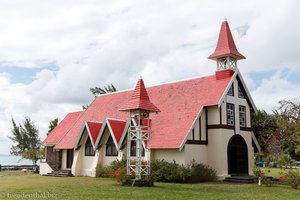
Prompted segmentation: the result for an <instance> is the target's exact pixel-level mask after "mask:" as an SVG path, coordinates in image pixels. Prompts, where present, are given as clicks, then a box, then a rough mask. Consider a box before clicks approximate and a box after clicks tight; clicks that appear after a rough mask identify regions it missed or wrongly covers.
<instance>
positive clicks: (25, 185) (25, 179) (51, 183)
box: [0, 172, 300, 200]
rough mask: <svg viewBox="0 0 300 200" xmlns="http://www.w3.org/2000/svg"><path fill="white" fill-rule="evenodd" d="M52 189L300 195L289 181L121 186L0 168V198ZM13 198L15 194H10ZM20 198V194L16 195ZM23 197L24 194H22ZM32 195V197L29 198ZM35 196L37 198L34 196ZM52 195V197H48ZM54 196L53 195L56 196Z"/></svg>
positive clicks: (77, 193) (139, 195)
mask: <svg viewBox="0 0 300 200" xmlns="http://www.w3.org/2000/svg"><path fill="white" fill-rule="evenodd" d="M44 192H46V193H47V192H49V193H52V194H53V195H55V199H64V200H68V199H75V200H76V199H89V200H93V199H145V200H146V199H206V200H218V199H220V200H226V199H230V200H234V199H239V200H240V199H243V200H248V199H249V200H250V199H251V200H252V199H255V200H265V199H272V200H281V199H289V200H293V199H295V200H296V199H297V200H298V199H299V195H300V189H297V190H295V189H291V188H290V186H287V185H276V186H273V187H266V186H258V185H257V184H241V185H240V184H226V183H222V182H216V183H201V184H174V183H155V186H154V187H141V188H139V187H130V186H119V185H118V184H117V183H116V182H115V180H114V179H105V178H91V177H62V178H61V177H44V176H40V175H38V174H31V173H24V172H0V199H7V198H6V197H7V195H8V194H15V195H16V194H23V193H24V194H27V195H28V194H35V193H39V194H41V193H44ZM10 199H12V198H10ZM16 199H17V198H16ZM19 199H20V198H19ZM28 199H29V198H28ZM30 199H34V198H30ZM48 199H51V198H48ZM52 199H53V198H52Z"/></svg>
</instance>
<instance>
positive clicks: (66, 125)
mask: <svg viewBox="0 0 300 200" xmlns="http://www.w3.org/2000/svg"><path fill="white" fill-rule="evenodd" d="M82 113H83V111H79V112H72V113H69V114H67V116H66V117H65V118H64V119H63V120H62V121H61V122H60V123H59V125H58V126H57V127H55V129H54V130H53V131H52V132H51V133H50V134H49V135H48V137H47V138H46V139H45V140H44V141H43V144H45V145H47V144H51V145H52V144H56V143H58V142H59V141H60V140H61V139H62V138H63V136H64V135H65V134H66V133H67V132H68V131H69V130H70V129H71V128H72V126H73V125H74V124H75V123H76V121H77V120H78V119H79V117H80V116H81V114H82Z"/></svg>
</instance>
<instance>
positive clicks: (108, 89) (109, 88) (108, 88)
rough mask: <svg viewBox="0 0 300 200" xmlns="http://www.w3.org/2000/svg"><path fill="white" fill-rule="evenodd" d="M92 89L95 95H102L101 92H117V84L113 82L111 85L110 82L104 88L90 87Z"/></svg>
mask: <svg viewBox="0 0 300 200" xmlns="http://www.w3.org/2000/svg"><path fill="white" fill-rule="evenodd" d="M90 91H91V93H92V94H93V95H94V96H97V95H101V94H107V93H112V92H116V91H117V89H116V88H115V86H114V85H113V84H110V85H109V84H108V85H107V86H104V89H102V88H99V87H94V88H90Z"/></svg>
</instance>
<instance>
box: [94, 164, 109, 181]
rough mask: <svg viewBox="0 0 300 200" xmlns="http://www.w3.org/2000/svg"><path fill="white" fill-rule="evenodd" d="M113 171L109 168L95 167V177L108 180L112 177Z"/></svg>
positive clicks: (99, 165)
mask: <svg viewBox="0 0 300 200" xmlns="http://www.w3.org/2000/svg"><path fill="white" fill-rule="evenodd" d="M112 174H113V171H112V169H111V167H110V166H102V165H101V164H98V165H97V168H96V177H102V178H109V177H112Z"/></svg>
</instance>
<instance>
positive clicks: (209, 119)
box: [40, 21, 260, 179]
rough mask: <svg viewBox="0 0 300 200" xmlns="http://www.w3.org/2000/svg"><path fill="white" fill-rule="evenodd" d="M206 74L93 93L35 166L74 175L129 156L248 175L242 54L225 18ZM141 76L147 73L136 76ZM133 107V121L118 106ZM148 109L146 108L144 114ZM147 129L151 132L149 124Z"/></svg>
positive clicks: (250, 144) (251, 140)
mask: <svg viewBox="0 0 300 200" xmlns="http://www.w3.org/2000/svg"><path fill="white" fill-rule="evenodd" d="M208 58H209V59H211V60H213V61H214V62H216V66H217V69H216V72H215V73H214V74H211V75H206V76H199V77H196V78H191V79H186V80H180V81H174V82H170V83H164V84H160V85H156V86H152V87H147V88H146V87H145V85H144V82H143V79H139V80H138V82H137V84H136V86H135V89H134V90H124V91H118V92H114V93H108V94H104V95H101V96H97V97H96V98H95V100H94V101H93V102H92V103H91V105H90V106H89V107H88V108H87V109H86V110H84V111H79V112H71V113H69V114H67V115H66V117H65V118H64V119H63V120H62V121H61V122H60V123H59V124H58V126H57V127H56V128H55V129H54V130H53V131H52V132H51V133H50V134H49V136H48V137H47V138H46V139H45V140H44V141H43V144H44V145H45V147H46V162H43V163H41V164H40V173H41V174H46V173H49V172H51V171H54V170H60V169H63V170H69V171H70V173H72V174H73V175H74V176H92V177H93V176H96V168H97V165H99V164H101V165H103V166H105V165H109V164H110V163H111V162H112V161H114V160H116V159H119V160H121V159H126V158H128V157H135V156H136V148H140V147H141V148H142V149H143V150H142V151H141V152H142V153H141V156H142V157H143V159H144V160H145V161H151V160H155V159H164V160H166V161H169V162H173V161H176V162H177V163H180V164H186V165H187V164H189V163H191V162H192V161H193V160H194V161H195V162H197V163H204V164H206V165H209V166H210V167H212V168H213V169H215V170H216V172H217V176H218V178H219V179H224V178H226V177H228V176H231V175H252V174H253V172H252V168H253V166H254V149H257V150H260V147H259V145H258V142H257V140H256V138H255V136H254V134H253V131H252V129H251V118H250V116H251V113H254V112H256V106H255V104H254V102H253V100H252V98H251V95H250V92H249V90H248V89H247V86H246V84H245V82H244V80H243V77H242V75H241V73H240V71H239V69H238V67H237V61H238V60H240V59H245V57H244V56H243V55H242V54H241V53H240V52H239V51H238V50H237V48H236V46H235V43H234V40H233V37H232V34H231V31H230V28H229V25H228V22H227V21H223V22H222V25H221V30H220V33H219V38H218V42H217V46H216V49H215V51H214V52H213V53H212V54H211V55H210V56H209V57H208ZM144 78H146V79H147V77H144ZM132 109H139V110H142V111H143V110H144V111H149V112H147V113H142V115H143V116H144V117H143V119H139V120H136V119H135V118H134V117H132V116H131V114H129V113H128V112H124V111H126V110H132ZM149 113H150V114H149ZM137 123H140V124H145V123H147V124H148V127H150V128H149V131H148V129H147V131H146V130H145V131H144V132H145V133H147V134H149V135H148V136H147V137H148V138H149V139H148V140H147V142H143V143H142V144H141V146H139V145H138V143H137V142H135V141H130V140H128V133H129V132H130V130H129V129H130V127H131V126H132V125H134V124H137ZM150 129H151V131H150Z"/></svg>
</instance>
